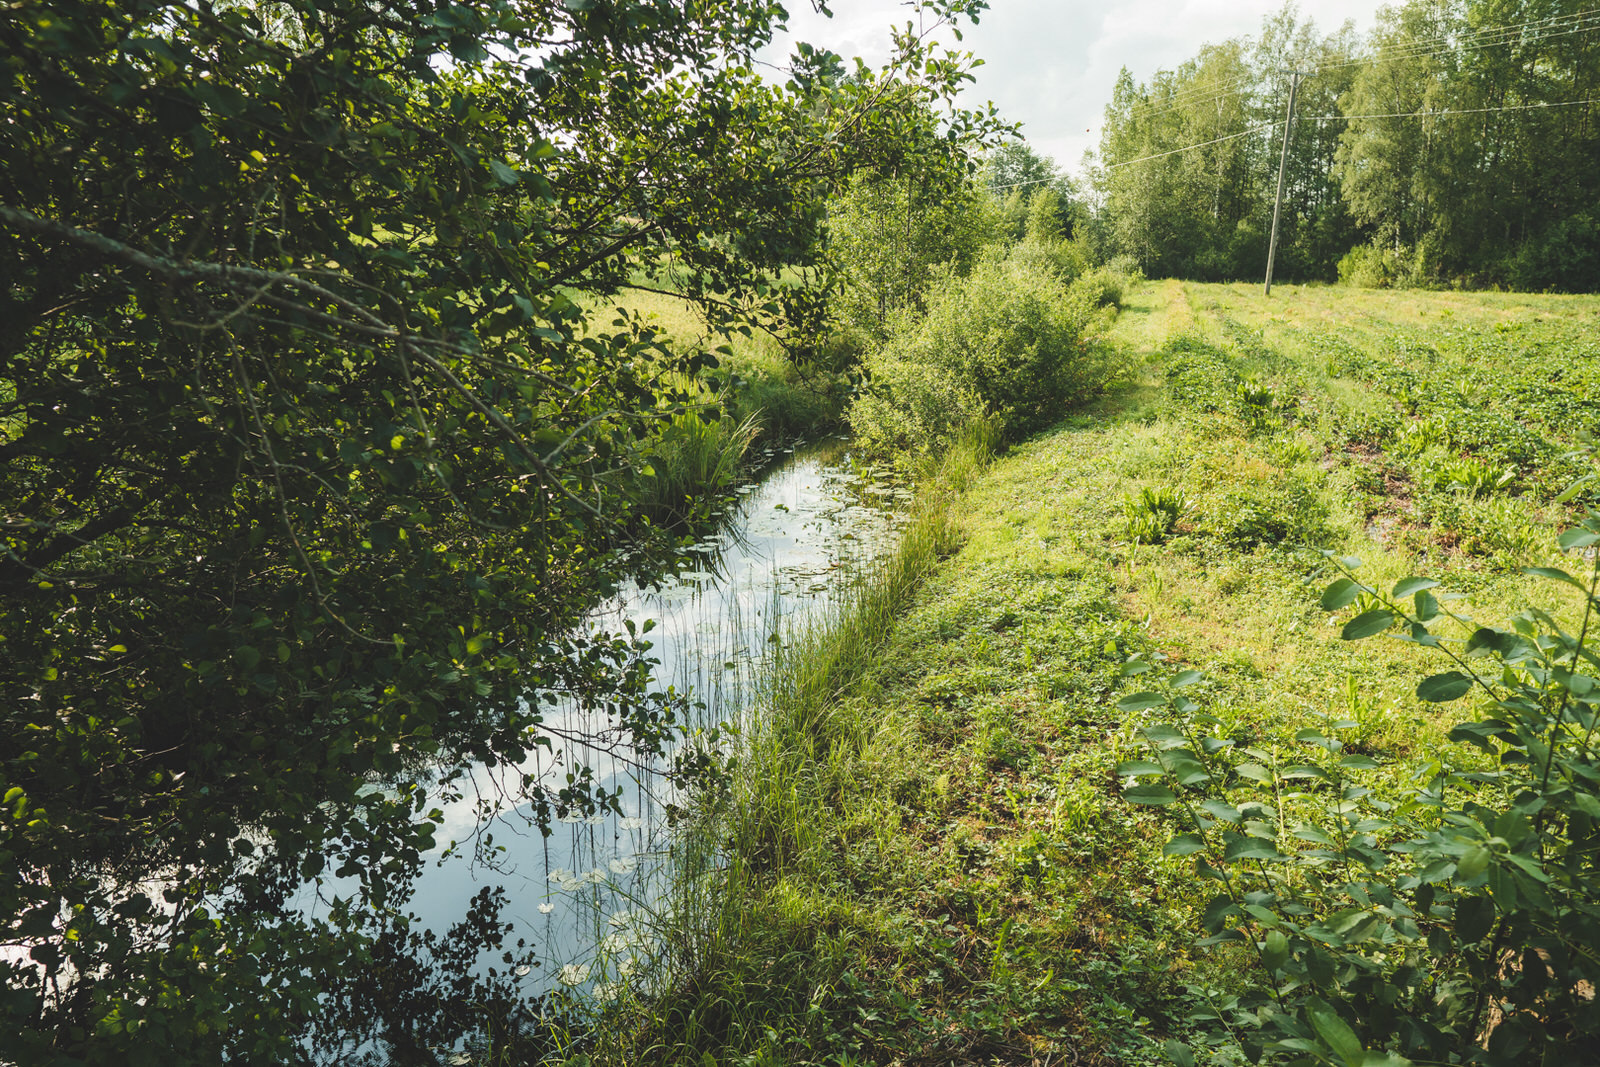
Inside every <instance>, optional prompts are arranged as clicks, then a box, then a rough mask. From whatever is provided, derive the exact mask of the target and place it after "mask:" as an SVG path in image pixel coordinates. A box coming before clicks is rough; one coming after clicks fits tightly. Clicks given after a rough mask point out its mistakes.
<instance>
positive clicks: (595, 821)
mask: <svg viewBox="0 0 1600 1067" xmlns="http://www.w3.org/2000/svg"><path fill="white" fill-rule="evenodd" d="M583 821H584V822H586V823H588V824H589V825H590V826H599V825H600V824H601V823H603V822H605V821H606V817H605V816H604V815H591V816H589V817H588V818H587V819H585V820H583Z"/></svg>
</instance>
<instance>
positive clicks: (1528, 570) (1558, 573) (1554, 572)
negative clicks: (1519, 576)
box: [1522, 567, 1588, 592]
mask: <svg viewBox="0 0 1600 1067" xmlns="http://www.w3.org/2000/svg"><path fill="white" fill-rule="evenodd" d="M1522 573H1523V574H1529V575H1532V576H1533V577H1535V578H1549V579H1550V580H1551V581H1553V582H1564V583H1565V584H1567V585H1570V586H1572V587H1573V588H1574V589H1583V591H1584V592H1588V590H1587V589H1584V585H1583V583H1582V582H1580V581H1578V579H1576V578H1574V577H1573V576H1572V575H1570V574H1568V573H1567V572H1566V571H1564V570H1562V569H1560V568H1559V567H1524V568H1522Z"/></svg>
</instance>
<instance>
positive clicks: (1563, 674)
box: [1117, 513, 1600, 1067]
mask: <svg viewBox="0 0 1600 1067" xmlns="http://www.w3.org/2000/svg"><path fill="white" fill-rule="evenodd" d="M1597 542H1600V515H1595V514H1593V513H1591V514H1590V515H1588V516H1586V517H1585V519H1584V521H1583V524H1582V525H1581V526H1579V527H1576V528H1574V529H1572V530H1569V531H1567V532H1566V533H1564V534H1563V535H1562V537H1561V546H1562V548H1563V549H1564V550H1566V551H1569V552H1578V551H1581V550H1583V549H1586V548H1588V547H1589V546H1591V545H1593V544H1595V543H1597ZM1331 555H1332V554H1331V553H1330V556H1331ZM1333 565H1334V567H1335V568H1336V571H1342V572H1344V573H1343V574H1341V575H1340V576H1339V577H1338V578H1337V579H1336V580H1335V581H1334V582H1333V583H1332V584H1331V585H1329V586H1328V587H1327V589H1326V591H1325V592H1324V593H1323V595H1322V598H1321V607H1322V608H1323V609H1324V610H1326V611H1343V610H1344V609H1347V608H1349V609H1351V610H1350V612H1349V615H1350V617H1349V618H1348V620H1347V621H1346V622H1345V623H1344V624H1343V627H1342V630H1341V636H1342V637H1343V638H1344V639H1345V640H1351V641H1355V640H1362V639H1367V638H1372V637H1374V636H1376V635H1379V634H1383V633H1385V632H1389V631H1391V630H1396V629H1397V630H1398V631H1399V632H1398V633H1396V634H1395V636H1397V637H1399V638H1400V639H1402V640H1405V641H1410V642H1414V643H1416V644H1419V645H1422V646H1423V647H1427V648H1432V649H1437V650H1439V651H1440V652H1442V653H1443V654H1444V656H1445V657H1447V658H1448V660H1450V661H1453V667H1454V669H1452V670H1448V671H1443V672H1440V673H1436V674H1432V675H1430V676H1428V677H1426V678H1424V679H1423V680H1422V681H1421V682H1420V684H1419V685H1418V686H1417V691H1416V692H1417V698H1418V700H1420V701H1424V702H1427V703H1435V704H1442V703H1449V702H1452V701H1457V700H1462V699H1463V698H1466V697H1469V696H1470V697H1473V698H1475V699H1474V703H1475V704H1476V705H1477V707H1476V713H1475V715H1474V716H1473V717H1472V718H1471V719H1469V720H1468V721H1466V722H1462V723H1460V724H1458V725H1457V726H1456V727H1455V728H1454V729H1453V730H1452V731H1451V734H1450V738H1451V740H1452V741H1459V742H1464V743H1465V744H1466V745H1470V746H1473V747H1475V748H1476V749H1478V750H1480V752H1479V753H1477V754H1473V753H1471V752H1470V751H1463V750H1462V749H1461V748H1455V749H1453V750H1447V751H1444V752H1441V753H1440V756H1439V758H1438V759H1437V760H1436V761H1434V762H1431V763H1430V764H1429V765H1427V766H1426V767H1424V768H1422V769H1421V770H1422V773H1420V774H1418V775H1417V776H1416V777H1415V778H1414V779H1413V781H1412V782H1411V783H1410V784H1409V785H1407V786H1406V787H1404V788H1403V789H1402V790H1401V791H1400V792H1399V795H1398V796H1396V795H1395V793H1394V791H1392V790H1383V791H1381V792H1380V791H1379V790H1378V789H1375V788H1374V787H1373V784H1372V783H1374V781H1375V776H1373V775H1372V774H1369V772H1374V771H1378V770H1380V768H1381V765H1380V763H1379V762H1378V761H1377V760H1374V759H1373V758H1372V757H1371V756H1369V755H1367V754H1365V753H1363V752H1360V751H1359V750H1356V749H1355V748H1354V746H1352V745H1351V743H1350V742H1351V740H1352V738H1353V736H1354V734H1353V731H1356V730H1357V729H1359V723H1356V722H1352V721H1349V720H1342V721H1335V722H1333V723H1332V724H1331V726H1330V727H1329V728H1328V729H1327V730H1326V731H1324V730H1319V729H1315V728H1306V729H1303V730H1301V731H1299V733H1298V734H1297V735H1296V740H1297V741H1299V742H1300V743H1301V745H1302V748H1301V750H1300V751H1299V752H1296V753H1293V754H1292V755H1291V754H1289V753H1282V752H1279V751H1273V750H1268V749H1267V748H1263V747H1261V746H1259V745H1251V744H1243V745H1241V744H1239V743H1238V741H1237V739H1236V738H1234V737H1230V736H1228V732H1227V731H1226V729H1221V727H1223V723H1222V720H1220V719H1218V718H1217V717H1216V716H1214V715H1211V714H1208V713H1207V712H1205V711H1204V710H1203V708H1202V707H1201V705H1199V704H1198V703H1196V702H1195V701H1193V700H1190V699H1189V698H1188V697H1187V696H1185V695H1184V694H1183V693H1182V689H1183V688H1185V687H1187V686H1189V685H1193V684H1194V683H1195V682H1197V681H1199V680H1200V675H1199V673H1198V672H1195V671H1187V672H1184V673H1183V674H1180V675H1178V676H1177V677H1176V678H1174V679H1172V682H1171V685H1172V689H1173V692H1172V693H1171V694H1170V695H1168V694H1164V693H1161V692H1152V691H1147V692H1142V693H1136V694H1133V695H1131V696H1128V697H1125V698H1123V700H1122V701H1120V702H1119V705H1118V706H1119V707H1120V708H1121V709H1122V710H1123V711H1126V712H1129V713H1140V712H1144V711H1147V710H1149V709H1151V708H1155V707H1160V708H1162V709H1163V713H1164V714H1167V715H1172V716H1173V718H1171V719H1169V720H1168V721H1166V722H1163V723H1160V724H1158V725H1152V726H1149V727H1146V728H1145V729H1143V730H1142V731H1141V733H1142V735H1143V737H1144V739H1145V740H1146V742H1147V743H1148V744H1149V746H1150V752H1151V757H1150V759H1140V760H1132V761H1129V762H1126V763H1123V764H1122V765H1120V766H1119V767H1118V768H1117V773H1118V774H1120V775H1124V776H1126V778H1127V780H1128V781H1130V782H1137V783H1138V784H1133V785H1130V786H1129V787H1128V788H1127V790H1126V793H1125V795H1126V796H1127V798H1128V799H1129V800H1130V801H1132V802H1133V803H1135V804H1148V805H1155V806H1159V807H1167V808H1171V809H1172V810H1173V811H1175V812H1178V813H1179V816H1178V822H1179V825H1180V829H1181V830H1182V831H1183V832H1182V833H1180V834H1178V835H1176V836H1174V837H1173V838H1172V839H1171V840H1170V841H1169V842H1168V844H1167V846H1166V849H1165V854H1166V855H1168V856H1193V857H1195V859H1194V862H1195V870H1196V873H1197V875H1198V876H1199V877H1200V878H1203V879H1207V880H1210V881H1213V882H1215V883H1216V885H1215V894H1214V895H1213V896H1212V898H1211V900H1210V902H1209V903H1208V904H1207V906H1206V908H1205V911H1204V916H1203V920H1202V921H1203V924H1204V928H1205V932H1206V934H1207V936H1206V937H1205V938H1204V940H1203V941H1202V942H1201V943H1202V944H1204V945H1230V944H1237V945H1238V946H1239V947H1241V948H1243V949H1244V950H1245V952H1246V954H1247V955H1248V956H1249V957H1251V962H1252V963H1254V964H1255V965H1257V967H1258V968H1259V971H1258V972H1257V973H1258V977H1257V979H1256V981H1254V982H1251V983H1249V984H1248V985H1247V986H1246V987H1245V990H1244V991H1243V992H1240V991H1238V990H1233V989H1221V990H1217V991H1214V992H1213V993H1212V994H1211V995H1210V996H1209V998H1208V1004H1209V1006H1210V1008H1211V1009H1212V1010H1211V1013H1210V1014H1209V1017H1208V1018H1207V1017H1206V1015H1205V1014H1204V1013H1201V1014H1197V1015H1195V1016H1192V1019H1193V1020H1194V1021H1198V1020H1200V1019H1202V1018H1205V1019H1206V1022H1207V1023H1208V1024H1209V1029H1210V1031H1211V1032H1210V1034H1209V1035H1207V1036H1208V1042H1207V1043H1209V1044H1212V1045H1215V1046H1216V1047H1217V1048H1219V1049H1220V1048H1234V1049H1242V1050H1243V1051H1244V1052H1245V1053H1246V1054H1247V1055H1249V1056H1250V1057H1251V1058H1252V1059H1259V1058H1260V1057H1261V1056H1262V1055H1263V1053H1264V1052H1275V1053H1281V1054H1284V1056H1285V1057H1286V1059H1287V1060H1288V1061H1290V1062H1320V1063H1335V1064H1343V1065H1345V1067H1361V1065H1381V1064H1400V1063H1406V1062H1410V1061H1412V1060H1418V1061H1422V1062H1428V1063H1466V1062H1473V1063H1482V1064H1492V1065H1510V1064H1515V1063H1520V1062H1524V1061H1525V1059H1526V1058H1527V1057H1530V1056H1531V1057H1532V1059H1533V1061H1534V1062H1537V1063H1542V1064H1552V1065H1554V1064H1580V1063H1588V1062H1591V1061H1592V1054H1591V1051H1590V1050H1591V1049H1592V1048H1593V1047H1594V1044H1595V1042H1596V1040H1597V1039H1600V1034H1597V1032H1596V1027H1597V1019H1596V1015H1595V1012H1594V1008H1593V989H1594V983H1595V981H1596V980H1597V979H1600V969H1597V967H1596V963H1595V960H1596V930H1597V926H1596V919H1597V917H1600V880H1597V879H1596V871H1595V855H1594V853H1595V842H1596V837H1597V834H1600V799H1597V798H1596V787H1597V785H1600V767H1597V765H1596V754H1595V751H1594V747H1593V739H1594V732H1595V726H1596V719H1597V716H1596V710H1595V705H1596V704H1597V702H1600V695H1597V693H1596V690H1595V685H1594V680H1593V678H1592V676H1591V675H1590V674H1589V673H1588V672H1589V671H1590V670H1592V668H1593V665H1594V662H1595V657H1594V653H1593V650H1592V647H1591V642H1592V640H1593V639H1592V636H1591V626H1592V623H1593V616H1594V611H1595V609H1596V607H1597V606H1600V600H1597V598H1596V595H1595V594H1596V587H1597V583H1600V568H1591V571H1592V573H1590V574H1588V575H1587V576H1585V577H1583V578H1581V579H1580V578H1575V577H1573V576H1572V575H1571V574H1569V573H1567V572H1566V571H1564V570H1561V569H1558V568H1551V567H1538V568H1530V570H1529V573H1530V574H1533V575H1536V576H1538V577H1542V578H1547V579H1550V580H1552V581H1555V582H1558V583H1560V584H1562V585H1564V586H1568V587H1570V588H1571V589H1575V590H1576V591H1577V593H1578V595H1579V596H1580V597H1581V598H1582V609H1581V610H1580V611H1579V612H1578V614H1577V619H1578V624H1577V626H1576V627H1575V628H1573V629H1568V628H1566V627H1564V626H1563V625H1562V623H1561V622H1559V621H1558V620H1557V619H1556V618H1554V617H1553V616H1552V615H1550V614H1549V613H1548V612H1545V611H1542V610H1540V609H1537V608H1530V609H1528V610H1526V611H1523V612H1521V613H1519V614H1518V615H1517V616H1516V617H1515V618H1514V619H1512V620H1511V622H1510V624H1509V625H1508V626H1506V627H1493V626H1482V625H1479V624H1477V623H1475V622H1474V621H1473V620H1471V619H1470V618H1467V617H1465V616H1464V615H1461V614H1459V613H1458V612H1456V611H1454V610H1452V609H1451V606H1450V604H1451V602H1452V601H1455V600H1458V599H1459V598H1460V594H1450V593H1446V592H1445V591H1444V590H1443V589H1442V588H1441V587H1440V585H1439V583H1438V582H1437V581H1435V580H1433V579H1429V578H1420V577H1408V578H1403V579H1401V580H1400V581H1399V582H1397V583H1395V585H1394V586H1393V587H1392V588H1391V589H1390V590H1388V591H1387V592H1385V591H1384V590H1383V589H1380V588H1377V587H1374V586H1370V585H1366V584H1363V583H1362V582H1361V581H1360V580H1359V574H1358V570H1357V568H1359V567H1360V565H1361V563H1360V561H1359V560H1357V559H1354V558H1352V557H1347V558H1344V559H1338V560H1335V561H1333ZM1352 605H1354V606H1353V607H1352ZM1451 631H1460V632H1463V633H1464V634H1465V635H1466V636H1465V637H1464V639H1463V638H1461V637H1456V636H1454V634H1452V633H1451ZM1151 779H1154V781H1152V780H1151ZM1171 1052H1172V1054H1173V1055H1174V1058H1175V1060H1176V1061H1177V1062H1178V1063H1180V1064H1189V1063H1192V1062H1193V1059H1194V1058H1193V1054H1192V1053H1191V1052H1190V1051H1189V1050H1188V1048H1187V1047H1186V1046H1184V1045H1183V1044H1181V1043H1178V1042H1173V1043H1171ZM1274 1058H1276V1057H1274Z"/></svg>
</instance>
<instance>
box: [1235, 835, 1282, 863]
mask: <svg viewBox="0 0 1600 1067" xmlns="http://www.w3.org/2000/svg"><path fill="white" fill-rule="evenodd" d="M1222 858H1223V859H1225V860H1277V859H1283V858H1284V856H1283V853H1281V852H1279V851H1278V849H1277V846H1275V845H1274V844H1273V843H1272V842H1271V841H1262V840H1261V839H1260V838H1256V837H1236V838H1234V839H1233V840H1232V841H1229V842H1228V847H1227V848H1226V849H1224V850H1223V852H1222Z"/></svg>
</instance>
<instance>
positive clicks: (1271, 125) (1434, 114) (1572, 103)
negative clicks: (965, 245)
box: [994, 97, 1600, 190]
mask: <svg viewBox="0 0 1600 1067" xmlns="http://www.w3.org/2000/svg"><path fill="white" fill-rule="evenodd" d="M1580 104H1600V99H1597V98H1594V97H1590V98H1588V99H1585V100H1559V101H1551V102H1545V103H1539V104H1506V105H1503V106H1501V107H1475V108H1443V109H1441V110H1439V111H1391V112H1387V113H1385V114H1379V115H1297V116H1296V117H1295V120H1294V121H1296V122H1352V121H1355V120H1356V119H1423V118H1443V117H1446V116H1454V115H1486V114H1489V113H1491V112H1496V111H1537V110H1539V109H1541V108H1551V107H1576V106H1578V105H1580ZM1282 125H1283V120H1282V119H1276V120H1274V121H1272V122H1266V123H1262V124H1261V125H1259V126H1252V127H1251V128H1250V129H1248V130H1242V131H1240V132H1239V133H1232V134H1229V135H1228V136H1226V137H1217V138H1214V139H1212V140H1210V141H1201V142H1199V143H1198V144H1190V145H1184V146H1183V147H1182V148H1171V149H1168V150H1167V151H1165V152H1156V153H1154V154H1152V155H1148V156H1140V157H1139V158H1138V159H1128V160H1123V161H1122V162H1121V163H1110V164H1107V165H1106V166H1105V167H1103V168H1102V169H1104V170H1117V169H1119V168H1121V167H1131V166H1133V165H1134V164H1135V163H1148V162H1149V161H1151V160H1153V159H1165V158H1166V157H1167V156H1175V155H1178V154H1179V153H1180V152H1192V151H1194V150H1195V149H1196V148H1209V147H1210V146H1211V145H1214V144H1222V143H1223V142H1225V141H1237V140H1238V139H1239V138H1241V137H1249V136H1251V135H1253V134H1257V133H1261V132H1263V131H1264V130H1276V129H1277V128H1278V127H1280V126H1282ZM1045 180H1050V181H1053V180H1054V179H1045ZM1037 184H1038V182H1017V183H1016V184H1014V185H1000V186H995V187H994V188H996V189H997V190H998V189H1015V188H1017V187H1019V186H1023V185H1037Z"/></svg>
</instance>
